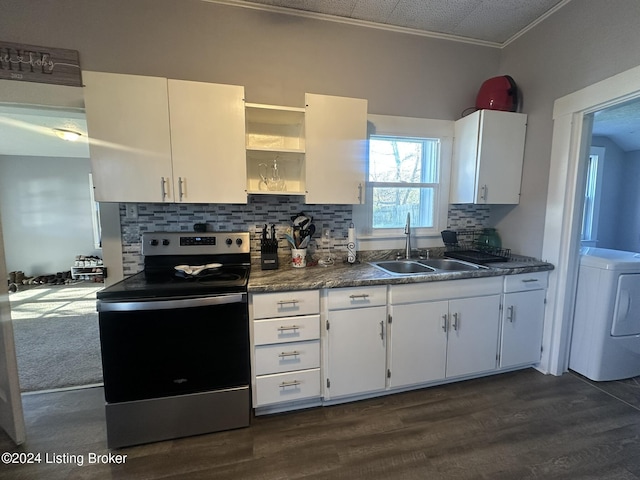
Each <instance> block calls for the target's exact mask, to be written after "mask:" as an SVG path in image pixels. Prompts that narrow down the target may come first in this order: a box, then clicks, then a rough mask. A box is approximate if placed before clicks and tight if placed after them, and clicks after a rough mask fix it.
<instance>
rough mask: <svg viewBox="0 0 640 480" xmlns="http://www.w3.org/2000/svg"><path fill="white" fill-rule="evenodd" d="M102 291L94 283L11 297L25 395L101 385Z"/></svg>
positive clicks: (41, 288)
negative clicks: (99, 294)
mask: <svg viewBox="0 0 640 480" xmlns="http://www.w3.org/2000/svg"><path fill="white" fill-rule="evenodd" d="M100 288H102V285H99V284H95V283H90V282H83V283H78V284H75V285H64V286H60V285H56V286H46V285H42V286H38V287H31V288H25V289H24V290H22V291H19V292H16V293H12V294H11V295H10V296H9V301H10V303H11V318H12V319H13V329H14V337H15V344H16V356H17V359H18V375H19V378H20V389H21V390H22V391H23V392H32V391H40V390H50V389H57V388H66V387H76V386H83V385H91V384H95V383H101V382H102V365H101V361H100V339H99V338H100V336H99V331H98V314H97V313H96V291H97V290H99V289H100Z"/></svg>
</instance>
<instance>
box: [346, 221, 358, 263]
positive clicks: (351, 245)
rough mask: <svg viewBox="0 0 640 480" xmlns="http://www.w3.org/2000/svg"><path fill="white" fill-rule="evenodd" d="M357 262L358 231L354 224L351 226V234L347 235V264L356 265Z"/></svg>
mask: <svg viewBox="0 0 640 480" xmlns="http://www.w3.org/2000/svg"><path fill="white" fill-rule="evenodd" d="M355 261H356V229H355V228H354V226H353V223H352V224H351V225H349V233H348V234H347V262H349V263H355Z"/></svg>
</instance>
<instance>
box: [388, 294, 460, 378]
mask: <svg viewBox="0 0 640 480" xmlns="http://www.w3.org/2000/svg"><path fill="white" fill-rule="evenodd" d="M448 305H449V303H448V302H446V301H442V302H425V303H414V304H409V305H394V306H392V307H391V317H392V322H391V327H390V332H389V335H390V337H389V339H390V352H389V370H390V371H391V377H390V381H389V386H390V387H392V388H395V387H401V386H405V385H415V384H419V383H424V382H429V381H431V380H437V379H440V378H444V377H445V366H446V360H447V313H448Z"/></svg>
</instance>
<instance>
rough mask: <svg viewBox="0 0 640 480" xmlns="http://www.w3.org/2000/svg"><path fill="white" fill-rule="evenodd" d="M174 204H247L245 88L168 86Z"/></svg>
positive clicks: (197, 84) (174, 83)
mask: <svg viewBox="0 0 640 480" xmlns="http://www.w3.org/2000/svg"><path fill="white" fill-rule="evenodd" d="M168 89H169V117H170V120H171V152H172V158H173V183H174V186H175V188H174V199H175V201H178V202H186V203H246V202H247V193H246V192H245V188H244V187H245V182H246V170H245V165H246V164H245V151H244V128H245V125H244V123H245V119H244V88H243V87H239V86H236V85H218V84H214V83H202V82H187V81H181V80H171V79H170V80H169V82H168Z"/></svg>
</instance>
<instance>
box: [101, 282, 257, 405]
mask: <svg viewBox="0 0 640 480" xmlns="http://www.w3.org/2000/svg"><path fill="white" fill-rule="evenodd" d="M98 312H99V323H100V343H101V348H102V367H103V374H104V389H105V398H106V401H107V403H116V402H126V401H133V400H142V399H151V398H160V397H168V396H174V395H185V394H190V393H197V392H207V391H214V390H225V389H233V388H239V387H244V388H247V386H248V385H249V375H250V366H249V319H248V312H247V295H246V293H238V294H229V295H220V296H211V297H202V298H190V299H167V300H153V301H111V302H104V301H102V302H99V303H98Z"/></svg>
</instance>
